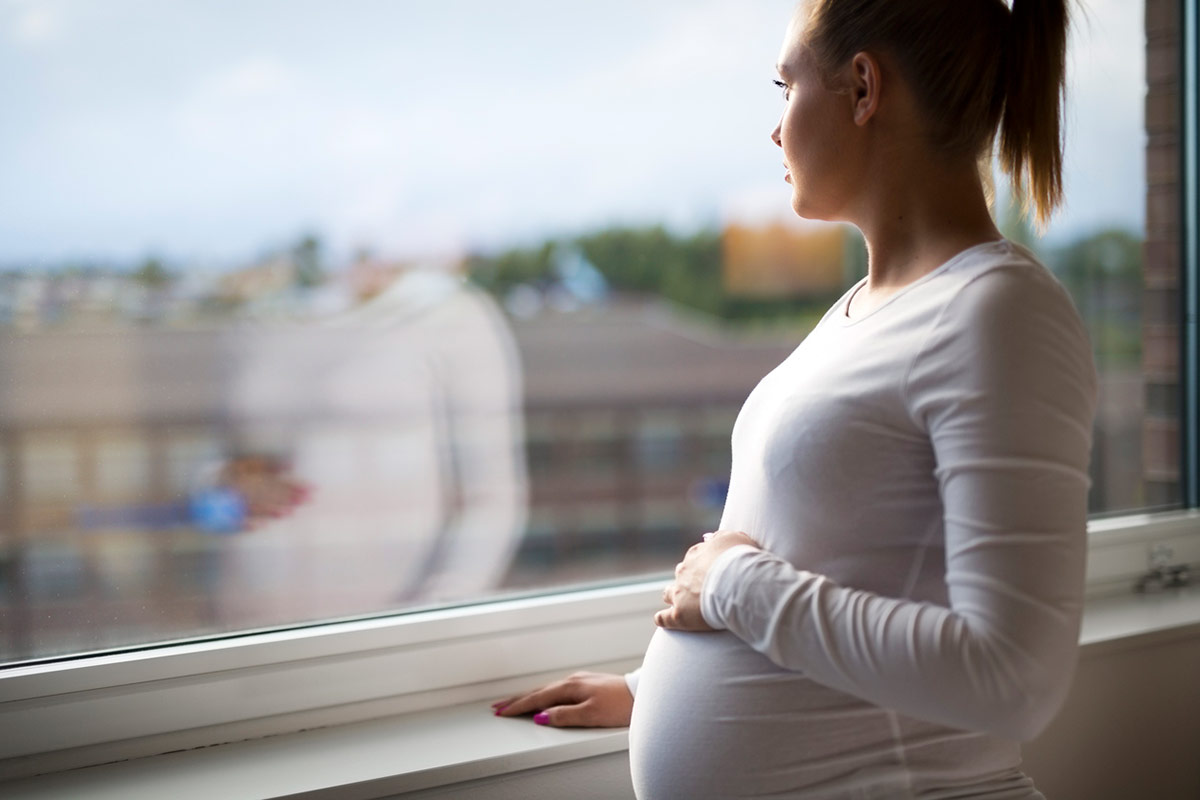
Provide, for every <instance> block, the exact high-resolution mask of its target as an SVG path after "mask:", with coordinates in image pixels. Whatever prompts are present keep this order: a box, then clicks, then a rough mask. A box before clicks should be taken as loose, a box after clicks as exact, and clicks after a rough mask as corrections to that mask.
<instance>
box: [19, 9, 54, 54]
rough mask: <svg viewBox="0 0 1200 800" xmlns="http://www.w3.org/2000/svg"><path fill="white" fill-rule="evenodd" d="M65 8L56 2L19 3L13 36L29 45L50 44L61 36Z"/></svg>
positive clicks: (21, 42)
mask: <svg viewBox="0 0 1200 800" xmlns="http://www.w3.org/2000/svg"><path fill="white" fill-rule="evenodd" d="M63 19H64V15H63V10H62V7H61V6H60V5H58V4H56V3H46V2H35V3H22V4H19V5H17V11H16V19H15V20H14V21H13V24H12V28H11V30H12V34H11V35H12V38H13V41H15V42H17V43H18V44H21V45H25V46H27V47H39V46H42V45H46V44H50V43H52V42H54V41H56V40H58V38H59V37H60V36H61V34H62V30H63Z"/></svg>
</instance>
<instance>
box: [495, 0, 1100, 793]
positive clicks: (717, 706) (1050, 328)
mask: <svg viewBox="0 0 1200 800" xmlns="http://www.w3.org/2000/svg"><path fill="white" fill-rule="evenodd" d="M1066 28H1067V9H1066V0H1015V1H1014V4H1013V9H1012V11H1011V12H1010V11H1009V9H1008V8H1007V7H1006V6H1005V5H1004V3H1003V2H1002V1H1001V0H812V1H811V2H807V3H804V4H802V5H801V6H800V8H799V9H798V10H797V12H796V15H795V17H794V18H793V20H792V23H791V25H790V27H789V29H788V33H787V37H786V39H785V42H784V46H783V50H782V53H781V55H780V58H779V74H780V80H779V84H780V86H781V87H782V88H783V93H784V99H785V103H786V107H785V110H784V112H783V117H782V119H781V120H780V122H779V125H778V126H777V127H776V128H775V131H774V133H773V134H772V138H773V139H774V141H775V143H776V144H778V145H779V146H780V147H782V149H783V157H784V165H785V167H786V168H787V173H786V175H785V180H787V181H789V182H790V183H791V185H792V198H791V200H792V208H793V209H794V210H795V211H796V213H797V214H799V215H801V216H804V217H809V218H815V219H825V220H841V221H847V222H851V223H853V224H855V225H857V226H858V227H859V228H860V229H861V230H862V232H863V235H864V236H865V238H866V241H867V246H868V250H869V255H870V268H869V275H868V277H867V278H866V279H864V280H863V281H861V282H859V284H857V285H856V286H854V287H853V288H851V289H850V291H848V292H847V293H846V295H845V296H844V297H843V298H842V299H841V300H839V301H838V302H837V303H836V304H835V305H834V306H833V308H831V309H830V310H829V312H828V313H827V314H826V315H825V317H824V318H823V319H822V321H821V322H820V323H819V324H818V325H817V327H816V328H815V329H814V330H813V331H812V333H811V334H809V336H808V337H807V338H806V339H805V340H804V342H803V343H802V344H801V345H800V346H799V347H798V348H797V349H796V351H795V352H794V353H793V354H792V355H791V356H789V357H788V358H787V360H785V361H784V362H783V364H781V365H780V366H779V367H778V368H776V369H775V370H774V371H773V372H771V373H770V374H769V375H767V376H766V377H765V378H764V379H763V380H762V382H761V383H760V384H759V385H758V386H757V387H756V388H755V389H754V391H753V392H752V393H751V394H750V396H749V398H748V399H747V400H746V403H745V405H744V407H743V408H742V411H741V414H740V415H739V417H738V420H737V423H736V425H735V426H734V430H733V466H732V474H731V480H730V491H729V497H728V499H727V501H726V507H725V510H724V515H723V518H722V521H721V528H722V530H721V531H720V532H718V533H716V534H715V535H710V536H706V537H705V541H704V542H702V543H700V544H697V545H695V546H694V547H692V548H691V549H690V550H689V551H688V552H687V554H686V556H685V558H684V560H683V562H682V563H681V564H680V565H679V566H678V567H677V568H676V579H675V581H674V583H672V584H671V585H670V586H668V587H667V588H666V590H665V591H664V600H665V602H666V603H667V605H668V607H667V608H666V609H664V610H663V611H660V612H659V613H658V614H657V615H656V617H655V622H656V623H657V624H658V626H659V630H658V631H657V632H656V634H655V636H654V637H653V640H652V641H651V644H650V647H649V650H648V651H647V653H646V658H645V662H644V664H643V667H642V668H641V670H639V671H638V672H637V673H633V674H631V675H629V676H626V677H625V679H622V678H621V677H620V676H604V675H593V674H584V675H576V676H572V677H571V678H568V679H567V680H565V681H562V682H559V683H556V684H554V685H552V686H549V687H545V688H544V689H541V690H538V691H536V692H533V693H530V694H528V695H525V696H522V697H517V698H512V699H511V700H510V701H508V702H506V703H501V704H498V705H499V711H498V713H500V714H502V715H504V716H511V715H516V714H523V713H527V712H529V711H539V712H540V713H539V714H538V716H537V717H535V720H536V721H538V722H541V723H542V724H550V725H620V724H624V723H625V722H626V721H627V720H628V721H630V733H629V740H630V763H631V767H632V770H633V782H634V787H635V788H636V790H637V794H638V797H639V798H642V800H651V799H652V798H690V800H699V799H701V798H735V797H773V798H782V797H805V798H809V797H812V798H817V797H821V798H824V797H829V798H834V797H837V798H843V797H853V798H898V797H988V798H1038V797H1041V795H1040V794H1039V793H1038V792H1037V791H1036V790H1035V789H1034V788H1033V786H1032V784H1031V783H1030V781H1029V780H1028V779H1027V778H1026V777H1025V776H1023V775H1021V773H1020V772H1019V771H1018V769H1017V767H1018V764H1019V763H1020V755H1019V747H1018V744H1017V742H1018V741H1020V740H1025V739H1029V738H1031V737H1032V736H1034V735H1036V734H1037V733H1038V732H1039V731H1040V730H1041V729H1042V728H1043V727H1044V726H1045V725H1046V723H1047V722H1048V721H1049V720H1050V719H1051V717H1052V716H1053V715H1054V713H1055V711H1056V709H1057V707H1058V706H1059V704H1060V702H1061V701H1062V699H1063V696H1064V694H1065V693H1066V690H1067V688H1068V685H1069V683H1070V677H1071V673H1072V669H1073V665H1074V660H1075V655H1076V647H1077V639H1078V633H1079V622H1080V611H1081V599H1082V583H1083V572H1084V555H1085V541H1084V537H1085V525H1086V495H1087V489H1088V477H1087V463H1088V456H1089V450H1090V446H1091V439H1090V431H1091V420H1092V414H1093V411H1094V407H1095V392H1096V378H1095V371H1094V367H1093V365H1092V362H1091V356H1090V348H1089V345H1088V341H1087V335H1086V332H1085V330H1084V328H1083V326H1082V324H1081V322H1080V320H1079V317H1078V315H1077V313H1076V312H1075V309H1074V307H1073V306H1072V304H1071V301H1070V299H1069V297H1068V296H1067V294H1066V292H1065V291H1064V290H1063V289H1062V287H1061V286H1060V285H1059V284H1058V283H1057V282H1056V281H1055V280H1054V279H1053V278H1052V277H1051V275H1050V274H1049V272H1048V271H1047V270H1046V269H1045V268H1044V267H1043V266H1042V265H1041V264H1039V263H1038V262H1037V261H1036V260H1035V259H1034V257H1033V256H1032V255H1031V254H1030V253H1029V252H1027V251H1026V250H1024V249H1022V248H1020V247H1018V246H1016V245H1013V244H1011V243H1009V242H1007V241H1005V240H1004V239H1002V237H1001V236H1000V234H999V232H998V231H997V230H996V228H995V226H994V224H993V222H992V219H991V217H990V214H989V212H988V208H987V203H986V200H985V190H984V185H983V181H982V179H981V177H980V171H979V169H978V167H977V163H978V159H979V158H980V157H981V156H982V155H984V154H987V153H990V151H991V146H992V143H993V141H994V138H995V136H996V134H997V130H998V132H999V152H1000V158H1001V164H1002V166H1003V167H1004V168H1005V170H1006V171H1007V172H1008V173H1009V174H1010V175H1011V176H1012V177H1013V178H1014V179H1015V182H1016V183H1017V184H1018V185H1020V186H1024V187H1025V188H1026V189H1027V190H1028V193H1029V195H1030V197H1031V199H1032V205H1033V207H1034V208H1035V209H1036V212H1037V214H1038V217H1039V219H1040V220H1042V221H1045V220H1046V219H1047V218H1048V216H1049V214H1050V213H1051V211H1052V210H1053V209H1054V207H1055V206H1056V205H1057V204H1058V203H1059V201H1060V199H1061V187H1062V179H1061V163H1062V155H1061V144H1060V141H1061V140H1060V127H1059V120H1060V103H1061V97H1062V91H1063V71H1064V67H1063V65H1064V51H1065V44H1066ZM626 684H627V685H628V689H626ZM635 694H636V703H634V702H632V697H633V695H635ZM630 717H631V719H630Z"/></svg>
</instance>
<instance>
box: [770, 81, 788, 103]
mask: <svg viewBox="0 0 1200 800" xmlns="http://www.w3.org/2000/svg"><path fill="white" fill-rule="evenodd" d="M772 83H774V84H775V85H776V86H778V87H779V88H780V90H781V91H782V92H783V99H784V100H787V99H788V85H787V84H786V83H784V82H783V81H772Z"/></svg>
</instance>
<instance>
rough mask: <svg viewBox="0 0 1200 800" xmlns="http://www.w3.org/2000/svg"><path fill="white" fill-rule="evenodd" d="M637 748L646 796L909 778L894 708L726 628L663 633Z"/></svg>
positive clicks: (650, 662) (812, 794) (765, 793)
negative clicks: (799, 668) (800, 668)
mask: <svg viewBox="0 0 1200 800" xmlns="http://www.w3.org/2000/svg"><path fill="white" fill-rule="evenodd" d="M629 758H630V766H631V769H632V773H633V782H634V788H635V789H636V791H637V796H638V798H639V800H659V799H660V798H690V800H705V798H713V799H714V800H715V799H716V798H722V799H723V800H729V798H738V797H795V796H797V795H796V793H797V791H798V790H800V789H803V790H804V794H803V796H804V797H806V798H818V797H824V796H829V797H845V796H847V795H846V790H847V789H848V788H850V786H851V785H853V786H854V787H855V788H857V789H858V790H859V791H860V794H857V795H855V796H862V797H875V796H885V795H876V794H875V792H874V791H872V789H873V788H876V787H879V788H882V787H883V786H889V785H890V786H891V787H893V788H894V787H895V786H896V785H897V783H896V782H897V781H903V780H904V779H905V777H904V770H903V760H902V756H901V755H900V754H899V752H898V750H897V747H896V742H895V739H894V737H893V729H892V724H891V721H890V720H889V716H888V714H887V713H886V712H884V711H883V710H881V709H879V708H878V707H876V706H873V705H870V704H868V703H865V702H863V701H861V700H859V699H857V698H855V697H852V696H850V695H846V694H844V693H842V692H837V691H835V690H833V689H829V688H827V687H824V686H821V685H820V684H817V683H815V682H813V681H811V680H809V679H808V678H806V677H805V676H804V675H803V674H801V673H798V672H791V671H787V670H783V669H781V668H779V667H777V666H776V665H775V664H773V663H771V661H770V660H768V659H767V658H766V657H765V656H762V655H760V654H759V653H757V652H755V651H754V650H752V649H751V648H750V647H748V646H747V645H746V644H745V643H744V642H742V641H741V640H740V639H738V638H737V637H735V636H733V635H732V634H729V633H725V632H720V633H680V632H677V631H667V630H661V629H660V630H659V631H657V632H656V633H655V635H654V637H653V639H652V640H651V642H650V647H649V648H648V650H647V652H646V658H645V661H644V663H643V666H642V672H641V676H640V678H639V682H638V691H637V699H636V701H635V703H634V707H633V720H632V722H631V725H630V730H629ZM827 793H828V794H827Z"/></svg>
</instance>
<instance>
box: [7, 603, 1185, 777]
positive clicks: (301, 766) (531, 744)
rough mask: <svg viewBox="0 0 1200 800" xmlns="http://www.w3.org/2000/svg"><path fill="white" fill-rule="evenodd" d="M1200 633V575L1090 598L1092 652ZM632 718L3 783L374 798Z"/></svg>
mask: <svg viewBox="0 0 1200 800" xmlns="http://www.w3.org/2000/svg"><path fill="white" fill-rule="evenodd" d="M1197 636H1200V587H1192V588H1189V589H1183V590H1172V591H1169V592H1164V593H1162V594H1154V595H1125V596H1122V597H1107V598H1097V599H1093V600H1090V601H1089V602H1088V606H1087V611H1086V614H1085V619H1084V628H1083V634H1082V637H1081V640H1082V645H1083V653H1082V657H1083V658H1088V657H1091V656H1095V655H1098V654H1100V653H1105V652H1111V651H1112V650H1113V649H1123V648H1126V647H1135V646H1137V647H1145V646H1152V645H1154V644H1157V643H1160V642H1166V641H1171V640H1174V639H1178V638H1183V637H1197ZM627 744H628V740H627V735H626V731H625V729H599V730H558V729H552V728H544V727H541V726H538V725H534V724H533V723H532V722H531V721H530V720H529V719H528V718H520V719H501V718H496V717H493V716H492V715H491V714H490V713H489V709H488V704H487V703H486V702H476V703H470V704H465V705H454V706H447V707H443V708H436V709H431V710H427V711H421V712H415V713H410V714H403V715H398V716H394V717H389V718H386V719H380V720H373V721H368V722H358V723H354V724H348V725H340V726H333V727H328V728H322V729H319V730H312V731H302V732H299V733H291V734H285V735H279V736H272V737H267V738H263V739H255V740H252V741H246V742H238V743H234V744H228V745H221V746H218V747H208V748H202V749H198V750H189V751H185V752H178V753H168V754H165V755H159V756H152V757H147V758H141V759H135V760H132V761H124V762H120V763H116V764H107V765H103V766H97V767H89V768H86V769H78V770H72V771H69V772H62V773H56V774H51V775H43V776H39V777H36V778H26V779H22V780H18V781H14V782H11V783H8V784H0V789H2V790H3V791H2V793H3V795H4V796H5V797H6V798H8V800H46V799H48V798H62V797H76V796H78V797H84V796H86V797H88V798H89V800H109V799H110V798H111V799H112V800H117V798H120V799H121V800H140V798H147V800H149V798H156V799H157V798H161V797H172V798H176V799H177V800H192V798H195V800H211V799H212V798H214V797H220V798H223V799H228V800H237V798H278V797H296V796H303V797H308V798H337V799H338V800H355V798H364V799H365V798H376V797H383V796H388V795H393V794H397V793H402V792H410V791H417V790H420V789H426V788H430V787H435V786H445V785H449V784H454V783H459V782H463V781H468V780H474V779H477V778H484V777H489V776H499V775H505V774H509V773H514V772H518V771H521V770H526V769H533V768H536V767H541V766H546V765H550V764H558V763H564V762H569V761H573V760H577V759H582V758H587V757H590V756H597V755H602V754H605V753H613V752H619V751H622V750H624V749H626V747H627Z"/></svg>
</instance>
